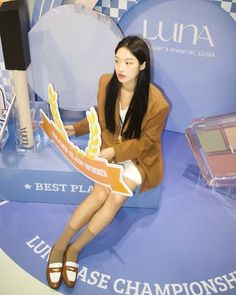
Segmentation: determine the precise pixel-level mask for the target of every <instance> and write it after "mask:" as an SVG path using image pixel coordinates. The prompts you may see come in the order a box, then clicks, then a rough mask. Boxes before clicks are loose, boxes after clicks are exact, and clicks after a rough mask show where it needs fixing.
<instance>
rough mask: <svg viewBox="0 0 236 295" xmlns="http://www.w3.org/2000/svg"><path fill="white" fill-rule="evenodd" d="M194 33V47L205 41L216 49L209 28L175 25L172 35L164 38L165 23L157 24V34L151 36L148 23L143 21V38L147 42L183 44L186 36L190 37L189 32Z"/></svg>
mask: <svg viewBox="0 0 236 295" xmlns="http://www.w3.org/2000/svg"><path fill="white" fill-rule="evenodd" d="M190 30H191V32H192V45H197V43H198V42H200V41H202V40H205V41H207V42H208V43H209V45H210V47H215V45H214V42H213V39H212V36H211V34H210V31H209V29H208V27H207V26H202V27H200V28H199V27H197V26H196V25H194V24H188V25H184V24H179V23H174V25H173V28H172V31H171V33H170V34H169V35H168V36H166V35H167V34H166V35H165V36H164V33H163V31H164V22H163V21H159V22H158V24H157V30H156V34H154V35H152V36H151V34H150V30H149V24H148V21H147V20H146V19H145V20H144V21H143V38H144V39H147V40H157V39H159V40H161V41H163V42H168V41H171V40H172V41H173V42H176V43H182V42H183V40H184V37H185V36H186V34H188V36H189V31H190Z"/></svg>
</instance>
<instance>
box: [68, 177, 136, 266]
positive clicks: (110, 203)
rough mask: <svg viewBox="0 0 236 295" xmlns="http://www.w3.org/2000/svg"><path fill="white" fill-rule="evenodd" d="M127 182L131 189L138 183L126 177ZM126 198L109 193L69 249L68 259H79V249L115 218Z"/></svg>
mask: <svg viewBox="0 0 236 295" xmlns="http://www.w3.org/2000/svg"><path fill="white" fill-rule="evenodd" d="M125 182H126V183H127V184H128V186H129V187H130V189H131V190H132V191H134V189H135V187H136V186H137V184H136V183H134V182H133V181H131V180H130V179H125ZM126 199H127V197H126V196H123V195H120V194H117V193H113V192H110V193H109V196H108V197H107V199H106V201H105V202H104V204H103V206H102V207H101V208H100V209H99V210H98V211H97V212H96V213H95V214H94V215H93V216H92V218H91V219H90V221H89V223H88V225H87V227H86V228H85V230H84V231H83V232H82V234H81V235H80V236H79V237H78V239H77V240H75V242H74V243H73V244H72V245H71V246H70V248H69V249H68V251H67V259H68V260H70V261H73V262H76V261H77V256H78V253H79V251H80V250H81V249H82V248H83V247H84V246H85V245H86V244H87V243H88V242H89V241H91V240H92V239H93V238H94V237H95V236H96V235H97V234H99V233H100V232H101V231H102V230H103V229H104V228H105V227H106V226H107V225H108V224H109V223H110V222H111V221H112V220H113V218H114V217H115V215H116V213H117V212H118V210H119V209H120V208H121V206H122V205H123V204H124V202H125V201H126Z"/></svg>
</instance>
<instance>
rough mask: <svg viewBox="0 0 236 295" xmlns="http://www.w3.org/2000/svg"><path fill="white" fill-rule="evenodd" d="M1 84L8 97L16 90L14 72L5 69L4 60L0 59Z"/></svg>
mask: <svg viewBox="0 0 236 295" xmlns="http://www.w3.org/2000/svg"><path fill="white" fill-rule="evenodd" d="M0 85H1V86H2V87H3V88H4V90H5V93H6V98H7V99H8V98H9V97H11V96H12V93H13V92H14V87H13V78H12V73H11V72H10V71H7V70H6V69H5V64H4V62H3V61H0Z"/></svg>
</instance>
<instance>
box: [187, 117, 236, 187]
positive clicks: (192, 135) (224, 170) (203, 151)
mask: <svg viewBox="0 0 236 295" xmlns="http://www.w3.org/2000/svg"><path fill="white" fill-rule="evenodd" d="M185 134H186V137H187V139H188V142H189V144H190V146H191V149H192V151H193V154H194V157H195V158H196V161H197V163H198V165H199V168H200V170H201V172H202V175H203V177H204V179H205V180H206V181H207V183H208V185H210V186H215V187H223V186H230V187H236V113H233V114H227V115H222V116H214V117H208V118H201V119H196V120H194V121H193V122H192V124H191V125H190V126H189V127H188V128H187V129H186V133H185Z"/></svg>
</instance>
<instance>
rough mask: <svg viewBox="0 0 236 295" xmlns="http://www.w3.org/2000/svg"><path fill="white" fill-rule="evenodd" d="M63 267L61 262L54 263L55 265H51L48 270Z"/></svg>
mask: <svg viewBox="0 0 236 295" xmlns="http://www.w3.org/2000/svg"><path fill="white" fill-rule="evenodd" d="M60 267H62V263H61V262H54V263H49V265H48V268H60Z"/></svg>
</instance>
